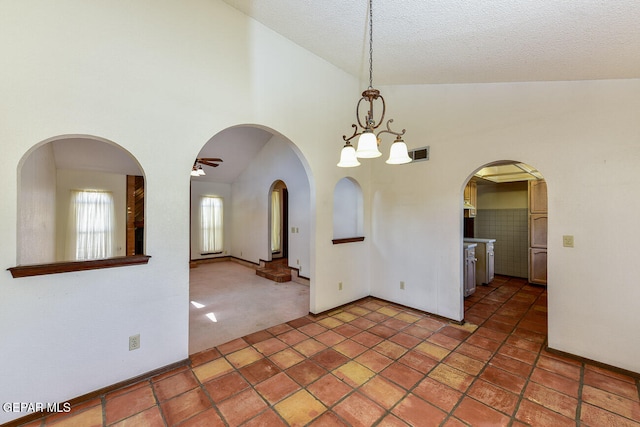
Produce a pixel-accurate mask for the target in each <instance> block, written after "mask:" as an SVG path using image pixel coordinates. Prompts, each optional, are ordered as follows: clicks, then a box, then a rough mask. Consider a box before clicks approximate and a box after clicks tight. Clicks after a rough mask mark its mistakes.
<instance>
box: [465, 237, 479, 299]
mask: <svg viewBox="0 0 640 427" xmlns="http://www.w3.org/2000/svg"><path fill="white" fill-rule="evenodd" d="M463 246H464V272H463V282H464V296H465V297H468V296H469V295H471V294H473V293H474V292H475V291H476V261H477V260H476V246H477V243H464V244H463Z"/></svg>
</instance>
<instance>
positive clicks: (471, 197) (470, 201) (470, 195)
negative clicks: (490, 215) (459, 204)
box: [464, 178, 478, 218]
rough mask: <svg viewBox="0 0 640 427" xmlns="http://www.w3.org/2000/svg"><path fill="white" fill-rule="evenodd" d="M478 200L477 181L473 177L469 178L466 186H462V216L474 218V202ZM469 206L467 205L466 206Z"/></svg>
mask: <svg viewBox="0 0 640 427" xmlns="http://www.w3.org/2000/svg"><path fill="white" fill-rule="evenodd" d="M477 201H478V183H477V182H476V180H475V179H473V178H472V179H471V180H469V182H468V183H467V185H466V187H464V204H465V208H464V217H465V218H475V216H476V203H477ZM467 206H469V207H467Z"/></svg>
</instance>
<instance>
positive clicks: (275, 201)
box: [268, 180, 289, 261]
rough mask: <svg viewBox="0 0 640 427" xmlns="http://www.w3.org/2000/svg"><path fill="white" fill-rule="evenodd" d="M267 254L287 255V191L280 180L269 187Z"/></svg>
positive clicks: (282, 256) (282, 257) (272, 255)
mask: <svg viewBox="0 0 640 427" xmlns="http://www.w3.org/2000/svg"><path fill="white" fill-rule="evenodd" d="M268 197H269V239H268V240H269V254H270V255H271V259H270V261H272V260H275V259H278V258H281V259H286V258H287V257H288V256H289V192H288V190H287V185H286V184H285V183H284V182H283V181H282V180H277V181H275V182H274V183H273V184H272V185H271V188H270V189H269V195H268Z"/></svg>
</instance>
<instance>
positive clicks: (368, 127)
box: [342, 88, 404, 142]
mask: <svg viewBox="0 0 640 427" xmlns="http://www.w3.org/2000/svg"><path fill="white" fill-rule="evenodd" d="M378 99H380V101H381V102H382V114H381V115H380V119H379V120H378V121H377V122H376V120H375V118H374V116H373V110H374V109H373V103H374V101H376V100H378ZM363 101H365V102H368V103H369V109H368V110H367V114H366V115H365V116H364V119H363V120H361V119H360V109H361V105H362V102H363ZM386 112H387V106H386V104H385V102H384V98H383V97H382V95H380V91H379V90H378V89H373V88H369V89H367V90H365V91H364V92H362V98H360V100H359V101H358V104H357V105H356V120H358V125H360V128H362V130H361V131H359V132H358V126H357V125H356V124H352V125H351V127H352V128H354V131H353V135H351V136H350V137H349V138H347V136H346V135H343V136H342V139H344V140H345V141H346V142H349V141H351V140H352V139H353V138H355V137H356V136H358V135H362V134H363V133H364V132H374V131H375V130H376V129H377V128H378V127H380V124H382V122H383V121H384V116H385V114H386ZM363 121H364V123H363ZM392 121H393V120H392ZM376 123H378V124H377V125H376ZM387 128H388V124H387ZM383 132H386V131H383ZM403 133H404V132H403Z"/></svg>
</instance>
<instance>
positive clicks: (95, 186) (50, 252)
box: [16, 135, 145, 272]
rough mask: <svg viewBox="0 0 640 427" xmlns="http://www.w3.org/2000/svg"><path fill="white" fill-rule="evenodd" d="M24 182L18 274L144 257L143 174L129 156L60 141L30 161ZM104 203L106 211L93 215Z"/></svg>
mask: <svg viewBox="0 0 640 427" xmlns="http://www.w3.org/2000/svg"><path fill="white" fill-rule="evenodd" d="M17 174H18V179H17V182H18V192H17V193H18V207H17V211H18V212H17V214H18V215H17V218H18V224H17V260H16V261H17V264H18V265H19V266H20V265H44V264H50V263H59V262H75V261H85V260H100V259H109V258H114V257H128V256H134V255H142V254H144V251H145V249H144V206H145V203H144V181H145V179H144V172H143V170H142V167H141V166H140V164H139V163H138V161H137V160H136V159H135V157H133V155H131V153H129V152H128V151H127V150H125V149H124V148H122V147H120V146H119V145H117V144H116V143H114V142H112V141H109V140H106V139H104V138H100V137H96V136H91V135H61V136H56V137H53V138H50V139H47V140H45V141H42V142H40V143H38V144H36V145H35V146H34V147H32V148H31V149H30V150H29V151H28V152H27V153H25V155H24V156H23V157H22V159H21V161H20V162H19V164H18V168H17ZM97 199H100V200H101V201H102V202H101V205H100V206H101V207H100V209H102V210H98V211H95V210H89V209H97V206H98V204H96V203H97V202H96V200H97ZM109 212H112V213H109ZM98 213H105V215H103V216H100V215H99V214H98ZM98 218H100V219H101V221H100V223H98V222H97V221H98ZM52 272H55V271H52Z"/></svg>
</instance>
